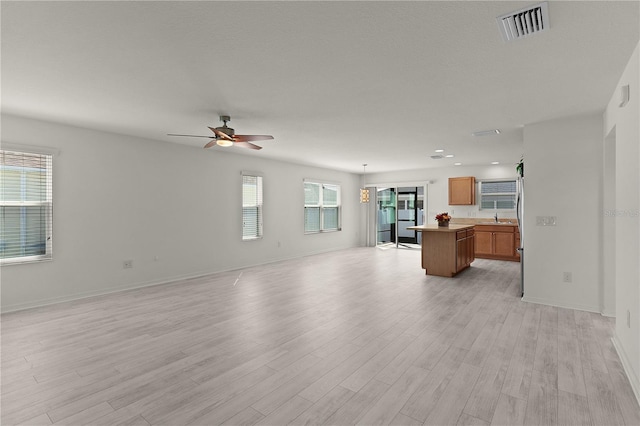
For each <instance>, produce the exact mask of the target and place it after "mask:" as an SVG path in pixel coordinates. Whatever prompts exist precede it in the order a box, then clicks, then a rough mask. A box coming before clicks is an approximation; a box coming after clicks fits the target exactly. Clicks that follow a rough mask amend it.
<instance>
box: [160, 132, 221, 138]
mask: <svg viewBox="0 0 640 426" xmlns="http://www.w3.org/2000/svg"><path fill="white" fill-rule="evenodd" d="M167 136H187V137H190V138H215V136H200V135H176V134H175V133H167Z"/></svg>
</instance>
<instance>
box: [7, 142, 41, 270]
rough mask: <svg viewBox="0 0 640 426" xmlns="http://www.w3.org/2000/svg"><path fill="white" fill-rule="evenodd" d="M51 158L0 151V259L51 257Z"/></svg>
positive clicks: (25, 260) (35, 259)
mask: <svg viewBox="0 0 640 426" xmlns="http://www.w3.org/2000/svg"><path fill="white" fill-rule="evenodd" d="M52 166H53V158H52V155H49V154H34V153H28V152H17V151H8V150H0V262H1V263H2V264H8V263H20V262H33V261H40V260H49V259H51V258H52V241H51V239H52V225H53V189H52V188H53V185H52Z"/></svg>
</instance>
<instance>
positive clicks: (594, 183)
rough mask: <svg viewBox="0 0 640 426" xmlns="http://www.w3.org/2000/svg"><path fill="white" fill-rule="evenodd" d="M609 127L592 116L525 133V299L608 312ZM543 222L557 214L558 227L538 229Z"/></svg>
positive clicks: (544, 125)
mask: <svg viewBox="0 0 640 426" xmlns="http://www.w3.org/2000/svg"><path fill="white" fill-rule="evenodd" d="M602 126H603V120H602V114H593V115H587V116H579V117H570V118H563V119H558V120H552V121H546V122H542V123H536V124H531V125H527V126H525V128H524V164H525V189H526V202H525V228H524V239H525V244H524V246H525V268H524V270H525V276H524V278H525V297H524V300H525V301H531V302H537V303H543V304H548V305H555V306H562V307H568V308H575V309H582V310H587V311H594V312H599V311H600V309H601V296H600V294H601V290H600V285H601V283H600V282H599V277H600V268H601V259H602V253H601V247H600V230H599V226H600V225H599V224H600V219H601V215H602V201H601V176H602V157H601V156H602ZM537 216H555V217H556V226H538V225H536V217H537ZM564 272H570V273H571V274H572V282H571V283H567V282H563V273H564Z"/></svg>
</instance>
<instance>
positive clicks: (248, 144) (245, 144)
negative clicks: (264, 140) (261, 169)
mask: <svg viewBox="0 0 640 426" xmlns="http://www.w3.org/2000/svg"><path fill="white" fill-rule="evenodd" d="M234 145H235V146H240V147H242V148H249V149H262V147H261V146H258V145H255V144H252V143H251V142H244V141H235V142H234Z"/></svg>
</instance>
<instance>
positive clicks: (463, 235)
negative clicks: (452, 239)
mask: <svg viewBox="0 0 640 426" xmlns="http://www.w3.org/2000/svg"><path fill="white" fill-rule="evenodd" d="M474 240H475V237H474V231H473V229H469V230H466V231H458V232H457V233H456V272H460V271H462V270H463V269H465V268H467V267H469V266H470V265H471V262H473V261H474V259H475V244H474Z"/></svg>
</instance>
